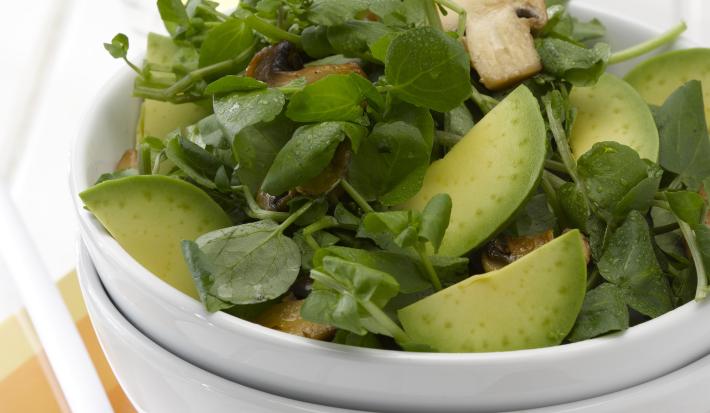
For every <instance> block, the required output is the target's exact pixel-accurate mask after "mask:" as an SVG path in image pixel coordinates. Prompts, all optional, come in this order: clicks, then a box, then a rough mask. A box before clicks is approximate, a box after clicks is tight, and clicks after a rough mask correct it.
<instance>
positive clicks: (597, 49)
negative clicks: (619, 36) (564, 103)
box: [535, 37, 611, 86]
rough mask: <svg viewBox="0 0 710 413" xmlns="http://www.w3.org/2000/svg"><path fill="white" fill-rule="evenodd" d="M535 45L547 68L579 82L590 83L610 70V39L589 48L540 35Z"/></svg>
mask: <svg viewBox="0 0 710 413" xmlns="http://www.w3.org/2000/svg"><path fill="white" fill-rule="evenodd" d="M535 47H536V48H537V52H538V54H539V55H540V60H541V61H542V65H543V67H544V69H545V71H546V72H547V73H549V74H551V75H554V76H557V77H561V78H564V79H565V80H567V81H569V82H570V83H572V84H573V85H575V86H590V85H593V84H595V83H596V82H597V80H598V79H599V77H600V76H601V75H602V74H603V73H604V71H605V70H606V66H607V63H608V61H609V57H610V56H611V49H610V48H609V45H608V44H606V43H597V44H596V45H594V47H593V48H591V49H588V48H586V47H584V46H580V45H577V44H574V43H571V42H568V41H565V40H562V39H557V38H554V37H546V38H542V39H537V40H536V41H535Z"/></svg>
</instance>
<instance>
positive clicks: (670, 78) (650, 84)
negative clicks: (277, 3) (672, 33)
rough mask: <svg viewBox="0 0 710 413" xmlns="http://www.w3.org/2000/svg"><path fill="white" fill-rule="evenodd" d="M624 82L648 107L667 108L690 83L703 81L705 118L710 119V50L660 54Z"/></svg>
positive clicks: (638, 67)
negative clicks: (670, 97) (682, 87)
mask: <svg viewBox="0 0 710 413" xmlns="http://www.w3.org/2000/svg"><path fill="white" fill-rule="evenodd" d="M624 79H625V80H626V81H627V82H629V84H630V85H631V86H633V87H634V88H635V89H636V90H637V91H638V92H639V94H640V95H641V96H642V97H643V98H644V100H645V101H646V102H647V103H649V104H651V105H656V106H661V105H663V103H664V102H665V101H666V99H667V98H668V97H669V96H670V95H671V94H672V93H673V92H675V90H676V89H678V88H679V87H681V86H683V85H684V84H685V83H687V82H688V81H690V80H699V81H701V82H702V84H703V98H704V100H705V117H706V118H707V119H710V49H706V48H696V49H685V50H676V51H671V52H667V53H663V54H660V55H658V56H655V57H652V58H651V59H648V60H646V61H645V62H643V63H641V64H639V65H638V66H636V67H635V68H634V69H633V70H631V72H629V73H628V74H627V75H626V77H625V78H624ZM708 127H709V128H710V123H709V124H708Z"/></svg>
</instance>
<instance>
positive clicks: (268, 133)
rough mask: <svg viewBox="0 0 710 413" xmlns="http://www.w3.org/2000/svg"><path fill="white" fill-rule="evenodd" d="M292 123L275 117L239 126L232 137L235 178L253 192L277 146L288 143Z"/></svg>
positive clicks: (293, 126)
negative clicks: (237, 131)
mask: <svg viewBox="0 0 710 413" xmlns="http://www.w3.org/2000/svg"><path fill="white" fill-rule="evenodd" d="M294 130H295V125H294V124H293V123H292V122H290V121H289V120H288V119H285V118H283V117H278V118H276V119H274V120H273V121H271V122H267V123H258V124H256V125H252V126H247V127H245V128H244V129H242V130H241V131H240V132H239V133H238V134H237V136H236V137H235V138H234V142H233V144H232V151H233V152H234V157H235V158H236V159H237V160H238V161H239V168H238V169H237V171H236V172H237V175H238V176H239V180H240V181H241V182H243V183H244V184H245V185H247V186H249V189H250V190H251V192H252V193H256V192H257V191H258V190H259V188H260V187H261V183H262V182H263V181H264V177H265V176H266V173H267V172H268V171H269V168H270V167H271V164H272V163H273V162H274V159H275V158H276V154H278V153H279V151H280V150H281V148H283V146H284V145H285V144H286V142H288V140H289V139H290V138H291V135H292V134H293V131H294Z"/></svg>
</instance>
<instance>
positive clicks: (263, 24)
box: [245, 14, 302, 47]
mask: <svg viewBox="0 0 710 413" xmlns="http://www.w3.org/2000/svg"><path fill="white" fill-rule="evenodd" d="M245 21H246V23H247V24H248V25H249V27H251V28H252V29H253V30H255V31H257V32H259V33H261V34H263V35H264V36H266V37H268V38H269V39H272V40H286V41H288V42H291V43H293V44H295V45H296V46H298V47H302V43H301V36H299V35H297V34H294V33H290V32H287V31H286V30H284V29H282V28H280V27H276V26H274V25H273V24H271V23H269V22H267V21H266V20H263V19H262V18H260V17H258V16H255V15H253V14H250V15H249V16H247V18H246V19H245Z"/></svg>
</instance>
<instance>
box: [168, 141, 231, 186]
mask: <svg viewBox="0 0 710 413" xmlns="http://www.w3.org/2000/svg"><path fill="white" fill-rule="evenodd" d="M165 155H166V156H167V157H168V159H169V160H170V161H171V162H172V163H174V164H175V166H176V167H177V168H178V169H179V170H180V171H181V172H182V173H184V174H185V175H186V176H187V177H189V178H190V179H192V180H193V181H195V182H196V183H197V184H199V185H201V186H204V187H206V188H210V189H215V188H217V186H216V185H215V183H214V177H215V174H216V173H217V169H218V168H219V167H220V166H221V165H220V163H219V162H218V161H216V160H215V159H214V158H212V157H211V155H210V154H209V153H208V152H207V151H205V150H204V149H202V148H200V147H199V146H197V145H195V144H194V143H192V142H190V141H188V140H187V139H185V138H183V137H182V136H180V135H178V136H176V137H174V138H171V139H170V140H169V141H168V143H167V144H166V147H165Z"/></svg>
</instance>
